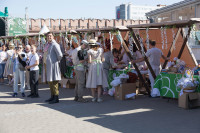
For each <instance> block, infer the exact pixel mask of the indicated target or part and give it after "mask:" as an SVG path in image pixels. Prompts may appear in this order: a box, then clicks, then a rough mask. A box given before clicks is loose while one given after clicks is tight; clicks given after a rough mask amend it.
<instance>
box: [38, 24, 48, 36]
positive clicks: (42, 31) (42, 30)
mask: <svg viewBox="0 0 200 133" xmlns="http://www.w3.org/2000/svg"><path fill="white" fill-rule="evenodd" d="M47 32H49V29H48V28H47V26H46V25H45V24H44V25H43V27H42V29H41V30H40V32H39V34H45V33H47Z"/></svg>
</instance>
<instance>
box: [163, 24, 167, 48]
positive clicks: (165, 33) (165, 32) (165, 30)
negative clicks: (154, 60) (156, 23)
mask: <svg viewBox="0 0 200 133" xmlns="http://www.w3.org/2000/svg"><path fill="white" fill-rule="evenodd" d="M164 35H165V45H166V47H165V49H167V29H166V27H164Z"/></svg>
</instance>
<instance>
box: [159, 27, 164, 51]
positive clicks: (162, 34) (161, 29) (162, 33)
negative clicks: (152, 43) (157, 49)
mask: <svg viewBox="0 0 200 133" xmlns="http://www.w3.org/2000/svg"><path fill="white" fill-rule="evenodd" d="M160 32H161V38H162V49H164V47H165V40H164V31H163V27H161V28H160Z"/></svg>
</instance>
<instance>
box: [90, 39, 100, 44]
mask: <svg viewBox="0 0 200 133" xmlns="http://www.w3.org/2000/svg"><path fill="white" fill-rule="evenodd" d="M96 42H97V41H96V40H95V39H90V41H89V45H98V44H96Z"/></svg>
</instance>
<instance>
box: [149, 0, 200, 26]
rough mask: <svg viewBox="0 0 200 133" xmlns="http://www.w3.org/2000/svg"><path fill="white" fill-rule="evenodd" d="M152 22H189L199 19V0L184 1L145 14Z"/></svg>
mask: <svg viewBox="0 0 200 133" xmlns="http://www.w3.org/2000/svg"><path fill="white" fill-rule="evenodd" d="M146 16H147V17H149V18H150V19H151V20H152V22H155V23H160V22H167V21H178V20H189V19H190V18H199V17H200V0H184V1H181V2H178V3H174V4H172V5H169V6H166V7H163V8H160V9H157V10H153V11H150V12H148V13H146Z"/></svg>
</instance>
